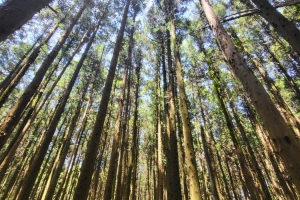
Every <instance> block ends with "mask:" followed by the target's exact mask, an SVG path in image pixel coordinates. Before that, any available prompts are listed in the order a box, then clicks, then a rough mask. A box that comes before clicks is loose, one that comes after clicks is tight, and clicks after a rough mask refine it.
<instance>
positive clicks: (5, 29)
mask: <svg viewBox="0 0 300 200" xmlns="http://www.w3.org/2000/svg"><path fill="white" fill-rule="evenodd" d="M52 1H53V0H41V1H39V2H38V3H37V2H36V0H24V1H20V0H11V1H4V3H3V4H2V5H0V27H1V28H0V42H1V41H3V40H5V39H6V38H7V37H8V36H9V35H10V34H12V33H14V32H15V31H16V30H18V29H20V28H21V27H22V26H23V25H24V24H25V23H26V22H27V21H29V20H30V19H31V18H32V17H33V15H34V14H36V13H37V12H39V11H40V10H41V9H42V8H44V7H46V6H48V5H49V3H51V2H52Z"/></svg>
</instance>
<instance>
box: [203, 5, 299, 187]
mask: <svg viewBox="0 0 300 200" xmlns="http://www.w3.org/2000/svg"><path fill="white" fill-rule="evenodd" d="M201 3H202V7H203V10H204V12H205V14H206V17H207V18H208V21H209V22H210V25H211V28H212V30H213V33H214V34H215V36H216V38H217V40H218V42H219V44H220V46H221V49H222V50H223V52H224V54H225V57H226V61H227V63H228V64H229V66H230V69H231V70H232V71H233V72H234V74H235V75H236V76H237V77H238V78H239V80H240V81H241V82H242V84H243V86H244V88H245V90H246V91H247V92H248V94H249V95H250V98H251V100H252V102H253V104H254V106H255V108H256V109H257V112H258V113H259V115H260V117H261V119H262V121H263V122H264V125H265V127H266V129H267V130H268V133H269V135H270V138H271V140H272V143H273V144H274V146H275V147H276V150H277V152H278V154H279V155H280V156H281V158H282V159H283V161H284V164H285V166H286V168H287V169H288V170H289V172H290V174H291V177H292V181H293V182H294V184H295V186H296V188H297V189H298V190H300V178H299V177H300V160H298V159H294V158H295V157H297V156H298V154H299V153H300V144H299V142H298V141H297V139H296V138H295V136H294V133H293V131H292V130H291V129H290V128H289V126H288V125H287V124H286V123H285V121H284V119H283V118H282V116H281V115H280V113H279V111H278V110H277V109H276V107H275V105H274V104H273V102H272V100H271V99H270V97H269V95H268V94H267V92H266V91H265V89H264V88H263V86H262V85H261V84H260V82H259V81H258V79H257V78H256V77H255V76H254V74H253V73H252V72H251V71H249V69H248V66H247V64H246V63H245V61H244V59H243V57H242V55H241V54H240V53H239V52H238V51H237V50H236V48H235V47H234V45H233V43H232V41H231V39H230V37H229V36H228V34H227V32H226V31H225V29H224V28H223V26H222V24H221V23H220V21H219V19H218V18H217V16H216V15H215V13H214V11H213V10H212V8H211V6H210V5H209V3H208V0H201ZM299 41H300V40H299Z"/></svg>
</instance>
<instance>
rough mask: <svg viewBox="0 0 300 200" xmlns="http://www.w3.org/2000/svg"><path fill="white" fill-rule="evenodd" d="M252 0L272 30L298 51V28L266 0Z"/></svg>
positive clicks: (299, 37)
mask: <svg viewBox="0 0 300 200" xmlns="http://www.w3.org/2000/svg"><path fill="white" fill-rule="evenodd" d="M252 2H253V3H254V4H255V5H256V6H257V7H258V8H259V10H260V15H261V16H262V17H263V18H264V19H265V20H266V21H268V22H269V24H271V25H272V26H273V28H274V30H275V31H276V32H277V33H278V34H279V35H281V36H282V37H283V38H284V39H285V40H286V41H287V42H288V43H289V44H290V45H291V46H292V48H293V49H294V51H297V52H298V53H300V43H299V41H300V30H299V29H298V28H297V27H296V26H295V25H294V24H293V23H292V22H291V21H289V20H288V19H286V18H285V17H284V16H283V15H282V14H281V13H279V12H278V11H277V10H276V8H275V7H273V6H272V5H271V4H270V3H269V1H268V0H252Z"/></svg>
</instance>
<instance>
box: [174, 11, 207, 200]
mask: <svg viewBox="0 0 300 200" xmlns="http://www.w3.org/2000/svg"><path fill="white" fill-rule="evenodd" d="M170 22H171V39H172V43H173V45H174V46H173V51H174V58H175V67H176V77H177V84H178V88H179V101H180V111H181V115H180V116H181V123H182V129H183V137H184V150H185V156H186V160H185V161H186V165H187V169H188V170H187V171H188V180H189V188H190V191H189V192H190V198H191V200H200V199H201V192H200V183H199V176H198V172H197V164H196V157H195V150H194V144H193V138H192V127H191V121H190V116H189V113H188V106H187V102H188V99H187V96H186V94H185V86H184V81H183V77H182V67H181V63H180V54H179V45H178V41H177V39H176V26H175V20H174V13H173V11H172V12H171V18H170ZM177 160H178V159H177ZM179 183H180V182H179ZM180 198H181V196H180Z"/></svg>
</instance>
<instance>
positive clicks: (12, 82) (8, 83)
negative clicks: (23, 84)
mask: <svg viewBox="0 0 300 200" xmlns="http://www.w3.org/2000/svg"><path fill="white" fill-rule="evenodd" d="M63 21H64V19H62V20H60V22H59V23H57V24H56V26H55V27H53V28H52V30H51V31H50V32H49V34H48V35H47V36H46V38H45V39H43V40H42V41H41V43H40V44H39V45H38V46H37V47H35V48H34V49H33V51H32V52H31V53H30V55H29V56H28V58H26V59H25V60H24V61H23V62H21V63H20V64H19V65H17V66H16V67H15V69H14V70H13V72H12V73H10V74H9V75H8V76H7V77H6V78H5V80H4V81H3V82H2V83H1V88H0V108H1V107H2V106H3V104H4V103H5V101H6V100H7V98H8V96H9V95H10V94H11V92H12V91H13V89H15V87H16V85H17V84H18V83H19V82H20V80H21V78H22V77H23V76H24V75H25V73H26V71H27V70H28V69H29V67H30V66H31V64H32V63H33V62H34V61H35V59H36V58H37V57H38V55H39V53H40V50H41V48H42V47H43V45H45V44H47V42H48V41H49V40H50V39H51V37H52V35H53V34H54V33H55V31H56V30H57V28H58V27H59V25H60V23H61V22H63Z"/></svg>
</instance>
